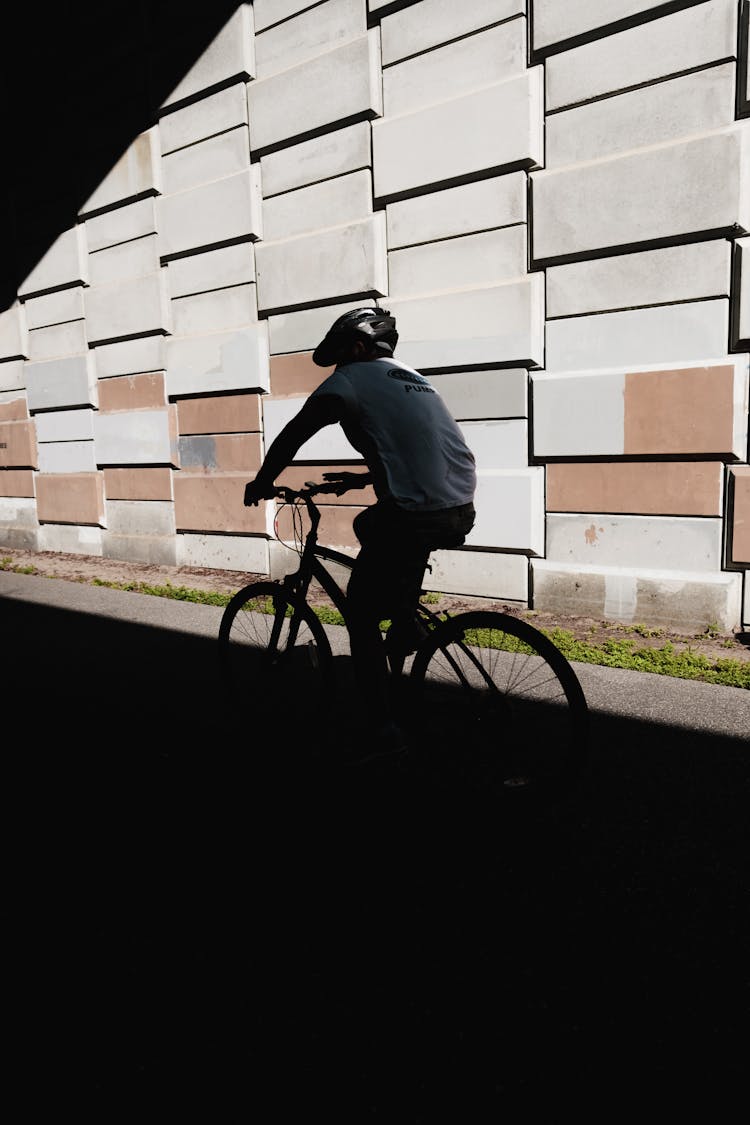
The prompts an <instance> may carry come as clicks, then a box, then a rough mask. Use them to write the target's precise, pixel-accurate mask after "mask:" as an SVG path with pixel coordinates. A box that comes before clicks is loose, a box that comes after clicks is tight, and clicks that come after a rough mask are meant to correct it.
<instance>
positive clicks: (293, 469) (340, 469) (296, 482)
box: [278, 461, 376, 507]
mask: <svg viewBox="0 0 750 1125" xmlns="http://www.w3.org/2000/svg"><path fill="white" fill-rule="evenodd" d="M358 472H361V473H365V472H366V466H365V464H364V462H361V463H360V464H356V463H354V462H352V461H349V462H348V463H347V464H346V465H342V464H339V463H338V462H334V461H331V462H326V464H320V465H289V466H288V467H287V468H286V469H284V472H283V473H281V474H280V476H279V478H278V479H279V483H280V484H285V485H286V486H287V487H288V488H304V487H305V485H306V484H307V483H308V482H309V481H313V482H314V483H316V484H318V483H323V474H324V473H358ZM375 499H376V497H375V490H374V489H373V488H372V486H371V485H367V487H366V488H362V489H359V488H356V489H351V490H350V491H349V492H345V493H344V494H343V496H333V495H331V496H326V495H324V496H322V497H321V500H324V501H325V503H326V505H330V504H342V505H344V506H348V507H351V506H352V505H355V506H358V505H361V504H364V505H366V506H369V505H370V504H374V503H375Z"/></svg>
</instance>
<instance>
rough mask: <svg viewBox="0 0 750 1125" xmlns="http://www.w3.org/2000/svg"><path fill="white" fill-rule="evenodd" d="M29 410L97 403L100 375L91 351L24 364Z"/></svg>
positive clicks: (93, 404) (94, 404)
mask: <svg viewBox="0 0 750 1125" xmlns="http://www.w3.org/2000/svg"><path fill="white" fill-rule="evenodd" d="M24 377H25V379H26V398H27V400H28V404H29V410H31V411H35V410H51V409H61V408H63V407H68V406H96V405H97V396H96V377H95V375H94V364H93V357H92V356H91V353H89V352H87V353H86V354H85V355H75V356H67V357H66V358H64V359H56V360H51V361H48V362H45V363H26V364H24Z"/></svg>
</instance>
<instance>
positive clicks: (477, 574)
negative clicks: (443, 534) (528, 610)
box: [424, 551, 529, 603]
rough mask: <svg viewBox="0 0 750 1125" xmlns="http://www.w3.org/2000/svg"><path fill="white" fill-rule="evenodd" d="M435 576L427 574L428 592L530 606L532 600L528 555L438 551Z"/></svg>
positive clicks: (433, 561) (434, 558)
mask: <svg viewBox="0 0 750 1125" xmlns="http://www.w3.org/2000/svg"><path fill="white" fill-rule="evenodd" d="M430 565H431V566H432V573H431V574H430V573H428V574H426V575H425V579H424V585H425V587H426V589H428V590H435V591H441V592H442V593H445V594H467V595H472V596H474V597H480V598H492V599H498V600H501V601H504V602H506V601H509V602H523V603H526V602H527V601H528V597H529V560H528V558H527V557H526V555H521V554H518V555H505V554H502V552H500V551H435V552H434V554H432V555H430Z"/></svg>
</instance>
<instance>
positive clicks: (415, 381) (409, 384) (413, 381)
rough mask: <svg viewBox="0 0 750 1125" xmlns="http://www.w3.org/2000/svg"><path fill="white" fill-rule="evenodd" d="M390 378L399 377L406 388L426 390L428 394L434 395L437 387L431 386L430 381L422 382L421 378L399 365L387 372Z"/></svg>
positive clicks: (408, 389)
mask: <svg viewBox="0 0 750 1125" xmlns="http://www.w3.org/2000/svg"><path fill="white" fill-rule="evenodd" d="M386 374H387V375H388V378H389V379H398V380H399V382H401V383H403V384H404V390H405V391H406V392H407V394H408V392H409V391H424V392H426V393H427V394H430V395H434V394H435V388H434V387H431V386H430V384H429V383H427V382H422V380H421V379H419V378H418V377H415V376H414V375H412V373H411V372H410V371H402V370H401V369H400V368H399V367H391V368H389V370H388V371H387V372H386Z"/></svg>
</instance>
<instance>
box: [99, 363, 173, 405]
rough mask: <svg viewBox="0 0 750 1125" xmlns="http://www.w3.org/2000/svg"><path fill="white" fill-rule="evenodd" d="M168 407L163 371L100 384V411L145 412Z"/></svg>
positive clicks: (121, 377)
mask: <svg viewBox="0 0 750 1125" xmlns="http://www.w3.org/2000/svg"><path fill="white" fill-rule="evenodd" d="M166 405H167V393H166V387H165V379H164V372H163V371H154V372H151V373H149V374H144V375H122V376H118V377H116V378H113V379H102V380H101V382H100V383H99V409H100V410H102V411H108V410H145V409H149V408H154V407H157V406H166Z"/></svg>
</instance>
